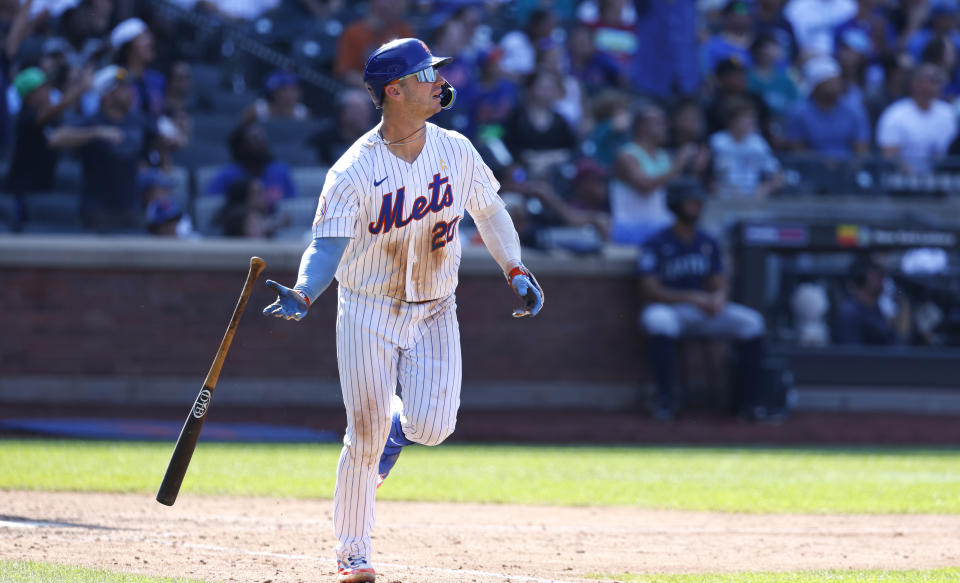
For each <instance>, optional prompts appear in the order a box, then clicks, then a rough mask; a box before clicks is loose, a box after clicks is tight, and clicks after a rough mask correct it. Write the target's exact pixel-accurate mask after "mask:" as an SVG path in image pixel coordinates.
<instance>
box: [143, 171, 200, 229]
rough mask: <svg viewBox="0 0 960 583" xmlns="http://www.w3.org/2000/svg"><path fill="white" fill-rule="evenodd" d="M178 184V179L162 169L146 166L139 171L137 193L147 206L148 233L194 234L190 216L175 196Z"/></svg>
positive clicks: (145, 207) (145, 206)
mask: <svg viewBox="0 0 960 583" xmlns="http://www.w3.org/2000/svg"><path fill="white" fill-rule="evenodd" d="M174 186H175V182H174V180H173V179H172V178H171V177H170V176H169V175H167V173H165V172H164V171H163V170H160V169H159V168H144V169H143V170H141V171H140V173H139V174H137V192H138V193H139V195H140V199H141V201H142V202H143V206H144V209H146V212H145V219H146V227H147V232H148V233H150V234H153V235H161V236H175V237H188V236H190V235H192V234H193V223H192V221H191V220H190V216H189V215H187V214H186V213H184V212H183V209H182V208H181V207H180V205H179V204H178V203H177V201H176V200H174V198H173V187H174Z"/></svg>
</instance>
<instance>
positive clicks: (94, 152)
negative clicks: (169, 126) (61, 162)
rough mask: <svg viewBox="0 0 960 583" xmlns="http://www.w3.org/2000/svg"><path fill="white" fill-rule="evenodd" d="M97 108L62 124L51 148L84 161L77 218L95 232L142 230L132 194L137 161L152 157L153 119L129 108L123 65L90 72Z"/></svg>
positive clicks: (130, 100)
mask: <svg viewBox="0 0 960 583" xmlns="http://www.w3.org/2000/svg"><path fill="white" fill-rule="evenodd" d="M93 90H94V91H96V92H97V94H98V95H99V96H100V110H99V111H98V112H97V113H96V114H94V115H92V116H88V117H86V118H84V119H83V120H82V121H81V122H80V123H79V124H78V125H75V126H63V127H60V128H58V129H57V130H55V131H54V132H53V133H52V134H51V135H50V138H49V144H50V147H51V148H56V149H75V150H77V152H78V154H79V158H80V163H81V165H82V166H83V186H82V190H81V198H80V212H81V219H82V220H83V222H84V224H85V225H86V226H87V227H88V228H90V229H92V230H94V231H97V232H102V233H115V232H142V229H143V227H142V223H143V205H142V203H141V200H140V197H139V196H138V195H137V174H138V171H139V168H140V165H141V163H143V162H147V161H148V160H149V159H150V158H151V152H152V151H153V150H152V148H153V146H154V143H155V141H156V139H157V135H158V134H157V129H156V124H155V123H154V122H153V121H152V120H151V119H150V118H148V117H147V116H145V115H144V114H143V112H141V111H139V110H136V109H134V107H133V101H134V96H133V90H132V88H131V86H130V82H129V80H128V76H127V72H126V70H125V69H123V68H122V67H118V66H116V65H108V66H107V67H104V68H103V69H101V70H99V71H97V73H96V74H95V75H94V77H93Z"/></svg>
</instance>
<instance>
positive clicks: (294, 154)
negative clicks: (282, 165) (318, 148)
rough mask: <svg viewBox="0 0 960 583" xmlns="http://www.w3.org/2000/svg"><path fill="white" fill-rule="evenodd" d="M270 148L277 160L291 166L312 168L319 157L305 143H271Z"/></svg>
mask: <svg viewBox="0 0 960 583" xmlns="http://www.w3.org/2000/svg"><path fill="white" fill-rule="evenodd" d="M270 148H271V149H272V150H273V155H274V156H275V157H276V158H277V160H280V161H282V162H286V163H287V164H289V165H290V166H310V165H311V164H316V162H317V155H316V153H315V152H314V151H313V148H310V147H309V146H307V145H306V144H304V143H303V142H299V143H296V142H276V141H271V145H270Z"/></svg>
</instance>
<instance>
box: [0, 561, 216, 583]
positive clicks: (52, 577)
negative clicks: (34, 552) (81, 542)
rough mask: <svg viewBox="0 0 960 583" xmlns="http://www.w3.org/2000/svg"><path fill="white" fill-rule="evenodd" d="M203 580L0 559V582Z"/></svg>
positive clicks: (181, 582) (178, 582)
mask: <svg viewBox="0 0 960 583" xmlns="http://www.w3.org/2000/svg"><path fill="white" fill-rule="evenodd" d="M38 581H40V582H42V583H203V582H202V581H197V580H194V579H171V578H169V577H150V576H147V575H131V574H129V573H113V572H111V571H103V570H100V569H85V568H83V567H70V566H67V565H57V564H54V563H35V562H32V561H6V560H0V583H37V582H38Z"/></svg>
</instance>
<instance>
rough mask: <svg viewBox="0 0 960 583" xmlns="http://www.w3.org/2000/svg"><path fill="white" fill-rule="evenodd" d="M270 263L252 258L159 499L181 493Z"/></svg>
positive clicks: (167, 499)
mask: <svg viewBox="0 0 960 583" xmlns="http://www.w3.org/2000/svg"><path fill="white" fill-rule="evenodd" d="M266 266H267V264H266V262H265V261H264V260H263V259H260V258H259V257H251V258H250V271H249V272H247V281H246V282H245V283H244V284H243V291H242V292H241V293H240V299H239V300H237V307H236V308H234V309H233V316H232V317H231V318H230V325H229V326H227V331H226V332H224V334H223V340H221V341H220V348H219V349H218V350H217V355H216V356H215V357H214V358H213V364H212V365H210V370H209V371H207V378H206V380H204V381H203V388H202V389H200V393H199V394H198V395H197V398H196V400H195V401H194V402H193V407H192V408H191V409H190V413H188V414H187V420H186V421H185V422H184V424H183V429H181V430H180V437H179V438H177V445H176V447H174V448H173V456H171V457H170V464H169V465H168V466H167V473H166V474H164V476H163V482H161V483H160V490H159V491H158V492H157V502H159V503H160V504H166V505H167V506H173V503H174V502H176V501H177V494H179V493H180V485H181V484H182V483H183V477H184V475H186V473H187V466H189V465H190V458H192V457H193V450H194V449H195V448H196V447H197V439H199V438H200V430H201V429H203V422H204V421H206V419H207V409H208V408H209V407H210V400H211V399H212V398H213V390H214V389H215V388H216V386H217V379H218V378H220V369H221V368H223V361H224V359H225V358H226V357H227V351H228V350H230V343H231V342H233V335H234V334H236V332H237V325H238V324H239V323H240V316H242V315H243V308H244V307H245V306H246V305H247V300H248V299H250V293H251V292H253V284H254V282H256V281H257V278H258V277H260V273H261V272H262V271H263V268H264V267H266Z"/></svg>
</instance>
